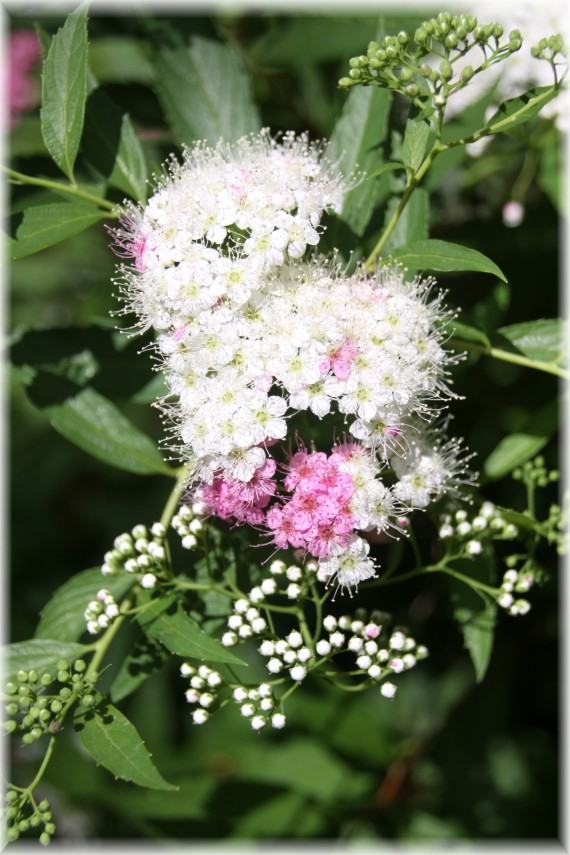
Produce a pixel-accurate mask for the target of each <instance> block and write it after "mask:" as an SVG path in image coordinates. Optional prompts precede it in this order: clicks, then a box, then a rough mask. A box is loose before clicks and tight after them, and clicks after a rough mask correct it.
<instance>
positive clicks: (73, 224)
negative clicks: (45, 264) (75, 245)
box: [8, 202, 105, 261]
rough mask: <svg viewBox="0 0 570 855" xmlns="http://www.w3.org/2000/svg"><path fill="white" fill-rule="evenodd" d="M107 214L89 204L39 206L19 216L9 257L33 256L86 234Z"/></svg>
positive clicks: (60, 203) (10, 243)
mask: <svg viewBox="0 0 570 855" xmlns="http://www.w3.org/2000/svg"><path fill="white" fill-rule="evenodd" d="M104 216H105V213H104V212H103V211H102V210H101V209H100V208H98V207H97V206H96V205H90V204H89V203H87V202H54V203H53V204H49V205H35V206H34V207H33V208H28V209H27V210H26V211H24V213H23V214H22V215H15V216H14V218H13V219H14V220H15V221H16V225H15V230H14V234H15V239H11V240H10V242H9V247H8V255H9V256H10V258H11V259H12V260H14V261H15V260H16V259H18V258H24V257H25V256H27V255H33V253H34V252H39V251H40V250H42V249H46V247H48V246H53V245H54V244H56V243H61V241H63V240H65V239H66V238H69V237H72V236H73V235H76V234H79V232H83V231H85V229H88V228H89V226H92V225H93V224H94V223H96V222H97V221H98V220H101V219H102V218H103V217H104Z"/></svg>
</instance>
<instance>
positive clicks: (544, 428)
mask: <svg viewBox="0 0 570 855" xmlns="http://www.w3.org/2000/svg"><path fill="white" fill-rule="evenodd" d="M558 424H559V411H558V402H557V401H550V402H549V403H548V404H546V406H545V407H542V408H541V409H540V410H538V411H537V412H536V413H533V415H532V416H531V417H530V418H529V419H528V421H527V423H526V425H525V426H524V430H522V431H518V432H516V433H511V434H510V435H509V436H506V437H504V438H503V439H502V440H501V441H500V442H499V444H498V445H497V446H496V448H494V449H493V451H492V452H491V454H490V455H489V456H488V458H487V459H486V461H485V464H484V466H483V471H484V473H485V476H486V477H487V478H489V479H491V480H496V479H498V478H503V477H504V476H505V475H508V474H509V472H512V471H513V469H516V467H517V466H521V465H522V464H523V463H525V462H526V461H527V460H530V459H531V458H532V457H534V456H535V454H538V453H539V451H541V450H542V449H543V448H544V446H545V445H546V444H547V442H548V441H549V440H550V439H551V437H552V436H553V435H554V434H555V432H556V430H557V428H558Z"/></svg>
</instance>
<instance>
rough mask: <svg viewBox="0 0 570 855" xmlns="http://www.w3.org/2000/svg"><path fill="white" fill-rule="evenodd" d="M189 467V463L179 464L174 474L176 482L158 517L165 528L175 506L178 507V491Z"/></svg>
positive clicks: (184, 480) (180, 489)
mask: <svg viewBox="0 0 570 855" xmlns="http://www.w3.org/2000/svg"><path fill="white" fill-rule="evenodd" d="M190 469H191V464H190V463H187V464H186V466H181V467H180V469H178V470H177V471H178V475H177V476H176V484H175V485H174V487H173V488H172V491H171V493H170V495H169V497H168V500H167V502H166V505H165V506H164V510H163V512H162V516H161V517H160V522H161V523H162V525H163V526H164V527H165V528H168V526H169V525H170V523H171V521H172V517H173V516H174V514H175V513H176V508H177V507H178V502H179V501H180V493H181V492H182V488H183V487H184V484H185V483H186V480H187V479H188V475H189V473H190Z"/></svg>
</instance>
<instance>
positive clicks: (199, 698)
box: [180, 662, 223, 724]
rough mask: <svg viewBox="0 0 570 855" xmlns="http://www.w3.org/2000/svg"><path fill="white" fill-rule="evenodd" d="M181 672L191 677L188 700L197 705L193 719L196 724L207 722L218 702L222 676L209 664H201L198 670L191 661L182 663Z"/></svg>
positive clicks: (187, 694)
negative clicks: (211, 709) (213, 706)
mask: <svg viewBox="0 0 570 855" xmlns="http://www.w3.org/2000/svg"><path fill="white" fill-rule="evenodd" d="M180 673H181V675H182V676H183V677H188V678H189V679H190V688H189V689H188V691H187V692H186V700H187V701H188V703H189V704H195V705H196V709H195V710H194V711H193V712H192V720H193V722H194V724H205V722H206V721H208V718H209V717H210V712H209V710H210V707H211V706H212V705H213V704H214V703H215V702H216V700H217V694H218V691H219V690H220V688H221V687H222V686H223V680H222V676H221V674H219V673H218V671H214V670H212V668H209V667H208V666H207V665H200V666H199V668H198V669H197V670H196V668H195V667H194V666H193V665H190V663H189V662H183V663H182V665H181V666H180Z"/></svg>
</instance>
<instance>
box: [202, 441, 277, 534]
mask: <svg viewBox="0 0 570 855" xmlns="http://www.w3.org/2000/svg"><path fill="white" fill-rule="evenodd" d="M275 469H276V463H275V461H274V460H273V458H271V457H268V458H267V459H266V461H265V463H264V464H263V465H262V466H259V467H258V468H257V469H256V470H255V474H254V476H253V478H252V479H251V481H238V480H236V479H235V478H226V479H224V478H222V477H220V476H219V475H216V476H215V477H214V480H213V481H212V483H211V484H204V485H203V486H202V487H200V489H199V491H198V496H197V497H199V498H200V499H201V501H203V502H204V504H205V505H206V507H207V508H208V510H209V511H210V513H213V514H215V515H216V516H218V517H220V519H223V520H230V519H235V521H236V522H237V523H249V525H261V524H262V523H263V522H264V519H265V513H264V510H263V509H264V508H265V507H266V506H267V504H268V503H269V501H270V500H271V497H272V496H274V495H275V490H276V484H275V480H274V478H273V476H274V475H275Z"/></svg>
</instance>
